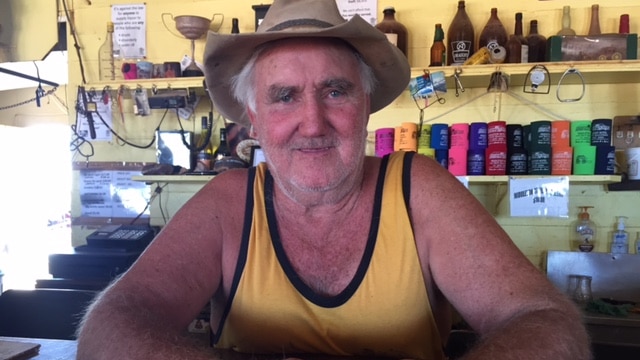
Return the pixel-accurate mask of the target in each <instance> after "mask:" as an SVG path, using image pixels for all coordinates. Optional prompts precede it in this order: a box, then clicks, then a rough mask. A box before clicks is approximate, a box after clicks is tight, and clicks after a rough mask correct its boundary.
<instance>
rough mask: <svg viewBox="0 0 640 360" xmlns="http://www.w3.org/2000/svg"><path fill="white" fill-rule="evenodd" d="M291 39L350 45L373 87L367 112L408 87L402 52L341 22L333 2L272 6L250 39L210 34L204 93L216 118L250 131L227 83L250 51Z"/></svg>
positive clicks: (362, 25)
mask: <svg viewBox="0 0 640 360" xmlns="http://www.w3.org/2000/svg"><path fill="white" fill-rule="evenodd" d="M293 37H332V38H340V39H343V40H344V41H346V42H347V43H349V44H351V45H352V46H353V47H354V48H355V49H356V50H357V51H358V52H359V53H360V54H361V55H362V57H363V58H364V61H365V62H366V63H367V64H368V65H369V66H371V68H372V69H373V73H374V75H375V77H376V80H377V84H376V87H375V89H374V91H373V93H372V94H371V112H372V113H374V112H376V111H378V110H380V109H382V108H384V107H385V106H387V105H388V104H389V103H391V102H392V101H393V100H394V99H395V98H396V97H398V95H400V93H402V91H404V89H405V88H406V87H407V85H408V83H409V79H410V76H411V74H410V70H411V69H410V67H409V62H408V61H407V58H406V57H405V56H404V54H403V53H402V51H400V49H398V48H397V47H396V46H395V45H393V44H391V43H390V42H389V41H388V40H387V38H386V36H385V35H384V34H383V33H382V32H381V31H379V30H378V29H376V28H375V27H373V26H371V25H370V24H369V23H367V22H366V21H365V20H363V19H362V18H361V17H360V16H358V15H355V16H353V17H352V18H351V19H350V20H349V21H346V20H345V19H344V18H343V17H342V16H341V15H340V11H339V10H338V7H337V5H336V2H335V0H275V1H274V2H273V4H272V5H271V6H270V8H269V11H267V14H266V15H265V18H264V19H263V21H262V23H260V26H258V29H257V30H256V32H255V33H243V34H224V35H223V34H218V33H215V32H213V31H209V34H208V36H207V44H206V47H205V51H204V67H205V71H204V73H205V77H206V83H207V89H208V91H209V95H210V96H211V99H212V101H213V104H214V106H215V107H216V108H217V110H218V112H220V114H222V116H224V117H225V118H227V119H229V120H231V121H234V122H236V123H238V124H241V125H244V126H249V118H248V117H247V115H246V113H245V109H244V107H243V106H242V105H241V104H240V103H238V101H237V100H236V99H235V98H234V97H233V94H232V92H231V81H230V79H231V77H232V76H234V75H236V74H237V73H239V72H240V70H241V69H242V67H243V66H244V65H245V63H246V62H247V61H248V60H249V58H250V57H251V54H252V53H253V51H254V49H255V48H256V47H257V46H259V45H261V44H264V43H266V42H269V41H273V40H278V39H284V38H293Z"/></svg>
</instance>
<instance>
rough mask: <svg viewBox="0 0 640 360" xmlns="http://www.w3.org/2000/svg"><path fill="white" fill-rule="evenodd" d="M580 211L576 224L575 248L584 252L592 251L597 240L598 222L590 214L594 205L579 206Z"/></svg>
mask: <svg viewBox="0 0 640 360" xmlns="http://www.w3.org/2000/svg"><path fill="white" fill-rule="evenodd" d="M579 208H580V213H579V214H578V221H577V222H576V224H575V227H574V229H575V235H574V236H575V238H574V248H575V249H577V250H578V251H582V252H591V251H592V250H593V247H594V246H595V241H596V224H595V223H594V222H593V220H591V218H590V216H589V212H588V211H589V209H592V208H593V206H579Z"/></svg>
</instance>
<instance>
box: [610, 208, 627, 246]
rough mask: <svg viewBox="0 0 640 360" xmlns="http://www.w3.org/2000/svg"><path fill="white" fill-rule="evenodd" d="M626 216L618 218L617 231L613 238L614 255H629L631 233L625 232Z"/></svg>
mask: <svg viewBox="0 0 640 360" xmlns="http://www.w3.org/2000/svg"><path fill="white" fill-rule="evenodd" d="M626 219H627V217H626V216H618V225H617V230H616V231H615V232H614V233H613V236H612V238H611V253H612V254H628V253H629V233H628V232H627V231H625V224H624V222H625V220H626Z"/></svg>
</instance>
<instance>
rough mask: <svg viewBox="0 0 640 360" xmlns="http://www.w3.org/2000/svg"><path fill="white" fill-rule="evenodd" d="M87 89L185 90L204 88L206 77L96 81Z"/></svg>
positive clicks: (89, 84) (87, 85)
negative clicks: (140, 88) (138, 88)
mask: <svg viewBox="0 0 640 360" xmlns="http://www.w3.org/2000/svg"><path fill="white" fill-rule="evenodd" d="M85 86H86V87H87V88H94V89H96V90H100V89H104V88H105V87H107V86H108V87H110V88H111V89H113V90H115V89H118V88H120V86H125V87H127V88H129V89H135V88H136V87H138V86H141V87H143V88H145V89H151V88H153V87H154V86H155V87H157V88H158V89H184V88H192V89H195V88H204V77H203V76H194V77H177V78H155V79H133V80H114V81H96V82H91V83H88V84H86V85H85Z"/></svg>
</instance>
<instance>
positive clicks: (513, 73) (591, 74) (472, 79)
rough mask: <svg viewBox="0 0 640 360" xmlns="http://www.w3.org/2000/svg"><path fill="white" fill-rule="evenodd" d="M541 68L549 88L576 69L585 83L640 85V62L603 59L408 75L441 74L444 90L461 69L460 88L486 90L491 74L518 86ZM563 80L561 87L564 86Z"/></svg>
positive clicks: (568, 79) (451, 68)
mask: <svg viewBox="0 0 640 360" xmlns="http://www.w3.org/2000/svg"><path fill="white" fill-rule="evenodd" d="M537 64H540V65H544V66H545V67H546V68H547V70H549V74H550V77H551V78H550V83H551V86H553V85H556V84H557V83H558V80H560V77H561V76H562V74H563V73H564V72H565V71H566V70H567V69H571V68H573V69H577V70H578V71H579V72H580V73H581V74H582V75H583V77H584V81H585V83H586V84H617V83H637V82H640V60H606V61H571V62H568V61H567V62H544V63H529V64H484V65H466V66H464V65H463V66H443V67H428V68H412V69H411V76H412V77H417V76H420V75H422V74H424V72H425V71H426V70H429V71H430V72H436V71H444V74H445V78H446V79H447V87H449V88H453V87H454V83H453V75H454V72H455V70H456V69H461V70H462V72H461V73H460V75H459V76H460V81H461V83H462V85H463V86H464V87H469V88H473V87H486V86H487V85H488V84H489V78H490V76H491V74H493V73H494V72H496V71H502V72H504V73H505V74H508V75H509V83H510V85H514V86H522V85H523V84H524V83H525V77H526V76H527V74H528V73H529V70H530V69H531V68H532V67H533V66H534V65H537ZM565 79H566V83H567V84H572V83H577V80H578V79H577V76H568V77H566V78H565ZM565 79H563V84H564V83H565Z"/></svg>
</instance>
